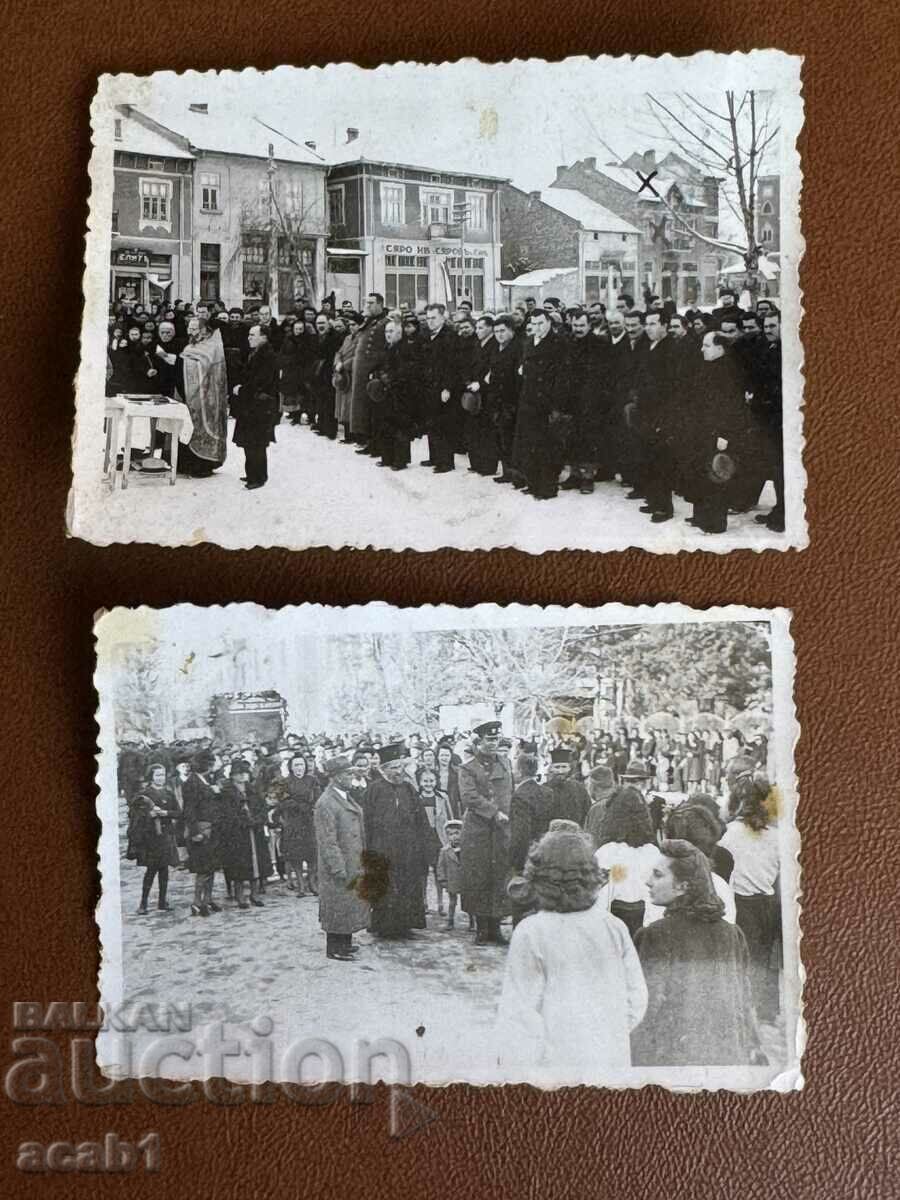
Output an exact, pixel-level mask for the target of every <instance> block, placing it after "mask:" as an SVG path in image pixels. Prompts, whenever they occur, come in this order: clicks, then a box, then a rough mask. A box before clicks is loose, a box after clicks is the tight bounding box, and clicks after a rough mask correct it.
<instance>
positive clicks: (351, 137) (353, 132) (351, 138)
mask: <svg viewBox="0 0 900 1200" xmlns="http://www.w3.org/2000/svg"><path fill="white" fill-rule="evenodd" d="M358 137H359V130H358V129H354V128H353V126H352V125H348V126H347V141H348V142H355V141H356V139H357V138H358Z"/></svg>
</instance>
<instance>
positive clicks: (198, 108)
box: [188, 104, 209, 116]
mask: <svg viewBox="0 0 900 1200" xmlns="http://www.w3.org/2000/svg"><path fill="white" fill-rule="evenodd" d="M188 110H189V111H190V112H195V113H203V114H204V115H205V116H208V115H209V105H208V104H189V105H188Z"/></svg>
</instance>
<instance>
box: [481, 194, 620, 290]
mask: <svg viewBox="0 0 900 1200" xmlns="http://www.w3.org/2000/svg"><path fill="white" fill-rule="evenodd" d="M500 222H501V227H502V230H503V272H504V279H505V280H506V281H507V286H508V287H509V288H510V299H511V300H517V299H520V298H522V297H520V295H519V291H520V290H521V289H520V288H517V287H516V278H517V277H518V278H519V279H522V280H523V285H522V286H524V287H525V288H528V287H529V286H530V285H531V279H532V278H533V277H534V273H535V271H540V270H553V269H557V270H561V271H565V270H566V269H568V268H574V269H575V274H574V275H570V276H568V277H566V278H565V280H564V282H562V283H561V284H560V287H559V289H558V291H557V295H558V296H559V298H560V299H562V300H564V301H565V302H566V303H569V302H572V303H580V302H581V301H585V300H586V301H588V302H589V303H590V302H591V301H594V300H602V301H603V302H604V303H605V304H606V305H607V306H608V307H612V306H613V305H614V304H615V300H616V296H617V295H618V294H619V293H620V292H623V291H624V292H628V293H629V294H630V295H634V287H635V280H636V276H637V269H638V255H639V249H640V241H641V235H640V230H639V229H638V228H637V227H636V226H634V225H632V224H631V223H630V222H629V221H626V220H624V219H623V218H622V217H619V216H617V215H616V214H615V213H613V212H610V210H609V209H608V208H605V207H604V206H603V205H602V204H598V203H597V201H596V200H591V199H590V198H589V197H588V196H585V195H583V194H582V193H581V192H577V191H573V190H570V189H563V188H550V189H548V190H547V191H545V192H539V191H532V192H525V191H522V189H521V188H517V187H514V186H513V185H512V184H509V183H507V184H503V186H502V188H501V192H500ZM523 272H526V273H527V274H525V275H523Z"/></svg>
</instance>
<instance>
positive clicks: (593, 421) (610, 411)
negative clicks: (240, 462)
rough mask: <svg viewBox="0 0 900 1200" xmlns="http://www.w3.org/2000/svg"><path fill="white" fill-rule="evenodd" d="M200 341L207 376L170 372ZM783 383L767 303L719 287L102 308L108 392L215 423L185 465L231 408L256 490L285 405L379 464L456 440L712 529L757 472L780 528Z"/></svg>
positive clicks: (198, 459) (551, 487)
mask: <svg viewBox="0 0 900 1200" xmlns="http://www.w3.org/2000/svg"><path fill="white" fill-rule="evenodd" d="M217 334H218V339H217V338H216V335H217ZM207 341H212V342H214V344H215V349H212V348H211V349H210V352H209V357H210V359H211V360H213V361H215V359H216V354H217V352H218V351H219V349H220V353H221V361H222V362H224V364H225V370H224V373H223V377H222V383H221V385H219V383H218V381H217V380H216V379H215V378H213V379H212V386H209V384H207V383H204V385H203V386H200V384H199V383H198V381H197V378H196V377H195V374H194V373H190V372H189V373H188V375H187V376H186V375H185V371H184V366H183V362H182V356H183V354H184V352H185V349H186V348H190V347H196V346H197V345H199V344H201V343H204V342H207ZM219 343H221V347H219ZM188 357H191V351H190V349H188ZM194 357H196V356H194ZM201 363H202V356H201ZM201 369H202V366H201ZM781 386H782V384H781V318H780V313H779V311H778V309H777V307H776V306H775V304H774V303H773V302H772V301H771V300H769V299H761V300H759V301H758V302H757V304H756V306H755V308H753V309H750V308H742V307H740V306H739V303H738V296H737V294H736V293H734V292H728V291H723V292H722V293H721V294H720V297H719V305H718V306H717V307H716V308H715V309H714V310H713V311H712V312H710V313H707V312H705V311H701V310H700V309H690V310H687V311H683V312H679V311H678V310H677V308H676V307H675V305H674V304H673V302H672V301H670V300H661V299H660V298H659V297H657V296H654V295H651V294H649V293H648V294H646V295H645V296H644V297H643V299H642V303H641V304H636V303H635V299H634V297H632V296H629V295H621V296H619V297H618V299H617V301H616V305H615V307H614V308H612V309H610V310H609V311H607V309H606V307H605V305H604V304H603V303H601V302H599V301H595V302H593V303H584V304H581V305H575V306H566V305H564V304H563V303H561V302H560V301H559V300H556V299H552V298H551V299H547V300H545V301H544V302H543V304H542V305H538V304H537V303H536V301H535V300H534V299H533V298H532V299H527V300H523V301H521V302H519V303H516V304H515V305H514V306H513V307H512V309H511V311H510V312H506V313H491V312H482V313H475V312H473V310H472V306H471V305H470V304H468V303H467V302H466V301H462V302H461V303H460V304H459V305H458V306H457V307H456V309H455V310H454V311H453V312H452V313H451V312H450V311H448V309H447V307H446V306H445V305H444V304H440V303H430V304H426V303H425V302H420V303H419V305H418V306H417V308H416V310H415V311H413V310H411V309H401V310H390V311H389V310H388V309H387V308H386V307H385V303H384V298H383V297H382V296H381V295H379V294H377V293H372V294H370V295H369V296H368V298H367V300H366V311H365V313H364V314H361V313H359V312H357V311H355V310H354V309H353V307H352V305H351V304H350V303H349V302H344V303H343V304H342V305H341V306H340V307H337V306H336V304H335V301H334V299H333V297H332V298H331V299H327V300H325V301H324V302H323V304H322V306H321V307H320V308H318V309H317V308H316V307H313V306H304V305H298V307H297V310H296V311H295V312H293V313H291V314H290V315H289V316H287V317H286V318H284V319H283V320H282V321H277V320H275V318H274V317H273V316H272V312H271V309H270V308H268V307H267V306H265V305H260V306H259V307H257V308H253V309H252V310H250V311H244V310H243V309H241V308H231V309H227V310H226V309H225V308H224V306H222V305H221V304H219V303H218V302H217V301H209V302H198V303H197V304H195V305H191V304H189V303H186V302H183V301H181V300H178V301H176V302H175V304H174V305H173V306H172V307H171V308H164V307H161V306H159V305H154V306H151V309H149V310H147V309H144V308H143V307H142V306H141V305H132V306H125V305H123V304H118V305H116V306H114V307H113V309H112V310H111V312H110V316H109V340H108V361H107V393H108V394H109V395H115V394H120V393H125V394H128V393H137V394H143V393H148V392H149V393H160V394H163V395H166V396H172V397H174V396H178V397H179V398H181V399H183V400H184V401H185V403H187V404H188V407H189V408H191V410H192V415H193V414H194V411H195V409H197V407H198V406H199V405H200V404H201V403H202V404H204V405H207V406H210V405H212V407H213V408H214V409H215V411H214V412H212V413H210V412H209V411H206V412H205V421H204V422H203V423H202V424H203V425H205V426H209V424H210V422H212V424H213V425H214V426H216V427H217V428H218V430H219V435H218V436H217V437H216V439H215V443H214V445H212V446H209V445H207V446H203V445H201V444H199V443H198V444H195V443H194V442H193V441H192V443H191V446H190V448H189V449H188V451H187V453H183V454H182V461H181V464H180V469H181V470H183V471H184V472H186V473H189V474H192V475H195V476H202V475H208V474H211V473H212V472H213V471H214V470H216V469H217V468H218V467H219V466H221V465H222V463H223V462H224V461H225V443H226V424H227V416H228V411H229V406H230V411H231V415H233V416H234V417H235V420H236V428H235V433H234V441H235V443H236V444H237V445H239V446H242V447H243V448H244V450H245V454H246V459H247V472H246V478H245V482H246V486H247V487H248V488H251V489H254V488H257V487H262V486H264V484H265V483H266V482H267V479H268V463H267V454H266V449H267V446H268V445H269V444H270V443H271V442H272V441H274V440H275V438H276V429H277V426H278V424H279V423H280V422H281V421H289V422H291V423H294V424H302V425H304V426H308V427H310V428H311V429H312V430H313V431H314V432H316V433H317V434H319V435H321V436H322V437H326V438H330V439H333V440H337V439H340V440H341V441H343V442H344V443H346V444H348V445H351V446H353V447H354V448H355V450H356V452H357V453H358V454H360V455H368V456H370V457H371V458H373V459H374V460H376V462H377V465H378V466H379V467H384V468H388V469H391V470H394V471H403V470H406V469H408V468H409V467H410V466H411V465H412V444H413V442H414V441H415V440H416V439H418V438H419V437H422V436H425V435H427V438H428V455H427V458H426V459H425V460H424V461H422V462H421V463H419V464H418V465H419V466H421V467H429V468H431V469H432V470H433V471H434V472H435V473H436V474H446V473H449V472H450V471H453V470H455V469H456V466H457V461H456V459H457V456H458V455H460V454H462V455H467V456H468V462H469V467H468V469H469V470H470V471H471V472H473V473H475V474H479V475H484V476H489V477H493V478H494V481H495V482H496V483H498V484H501V485H508V486H510V487H513V488H516V489H518V490H519V491H520V492H522V493H524V494H527V495H530V496H532V497H534V499H535V500H539V501H544V500H550V499H552V498H554V497H555V496H557V495H558V493H559V490H560V488H562V489H563V490H576V491H577V492H579V493H580V494H585V495H590V494H591V493H593V491H594V487H595V484H596V483H597V482H604V481H606V482H611V481H617V482H618V483H619V484H620V485H621V486H622V487H623V488H625V489H626V491H627V495H628V499H629V500H633V501H635V502H639V501H640V502H642V503H641V511H642V512H644V513H645V514H646V515H647V517H648V519H649V520H650V521H651V522H653V523H654V524H661V523H664V522H667V521H670V520H672V519H673V518H674V508H673V496H674V495H680V496H682V497H683V498H684V499H685V500H688V501H689V502H690V503H691V504H692V505H693V512H692V515H691V516H690V517H688V518H687V520H688V521H689V522H690V523H691V524H693V525H694V526H695V527H696V528H697V529H699V530H701V531H703V532H705V533H709V534H713V533H722V532H724V531H725V530H726V529H727V523H728V514H729V512H736V513H744V512H749V511H751V510H752V509H753V508H755V507H756V506H757V505H758V503H759V500H760V497H761V494H762V492H763V488H764V486H765V485H766V483H767V481H771V482H772V484H773V485H774V491H775V504H774V506H773V507H772V508H771V510H770V511H769V512H767V513H759V514H758V515H757V516H756V520H757V521H758V522H759V523H760V524H764V525H766V526H767V527H768V528H769V529H771V530H773V531H776V532H781V531H783V529H784V465H783V451H782V396H781ZM211 393H216V394H215V396H214V397H213V399H212V400H211V399H210V396H211ZM200 424H201V423H200V422H198V421H195V427H197V428H198V429H199V426H200ZM199 436H200V434H199V432H198V437H199ZM148 450H153V447H148ZM298 469H301V470H302V465H300V464H298ZM560 480H562V482H560Z"/></svg>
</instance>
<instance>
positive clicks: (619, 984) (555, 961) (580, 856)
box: [496, 822, 647, 1086]
mask: <svg viewBox="0 0 900 1200" xmlns="http://www.w3.org/2000/svg"><path fill="white" fill-rule="evenodd" d="M561 824H562V823H561ZM566 826H568V827H567V828H562V829H558V830H554V829H551V831H550V832H549V833H547V834H545V835H544V837H543V838H541V840H540V841H539V842H538V843H537V844H536V845H535V846H533V847H532V849H531V851H530V852H529V855H528V861H527V863H526V865H525V872H524V881H525V884H526V885H527V886H528V887H529V888H530V891H531V893H532V896H533V898H534V899H535V901H536V902H537V905H538V910H539V911H537V912H535V913H532V914H531V915H530V916H528V917H526V918H525V919H524V920H523V921H522V922H521V923H520V924H519V925H517V926H516V929H515V930H514V932H513V936H512V940H511V941H510V945H509V955H508V957H507V963H506V975H505V978H504V980H503V992H502V995H501V997H500V1004H499V1007H498V1012H497V1025H496V1033H497V1035H498V1048H499V1066H500V1071H501V1075H502V1078H503V1079H504V1081H507V1082H524V1083H535V1084H537V1085H544V1086H565V1085H569V1086H572V1085H577V1084H593V1085H597V1084H600V1083H603V1082H612V1081H614V1080H615V1079H616V1078H617V1077H618V1076H617V1073H618V1072H624V1071H627V1070H628V1068H630V1066H631V1046H630V1040H629V1038H630V1034H631V1032H632V1030H634V1029H635V1028H637V1026H638V1025H639V1024H640V1022H641V1020H642V1018H643V1016H644V1012H645V1011H646V1008H647V988H646V985H645V983H644V976H643V972H642V971H641V967H640V963H639V961H638V956H637V953H636V951H635V949H634V946H633V944H632V941H631V938H630V936H629V933H628V930H627V929H626V927H625V925H624V924H623V923H622V922H621V921H620V920H619V919H618V918H617V917H614V916H612V915H611V914H610V913H608V912H607V911H606V909H605V908H604V907H603V906H602V905H600V904H598V903H597V902H596V897H597V892H598V889H599V886H600V872H599V869H598V867H597V865H596V863H595V862H594V859H593V846H592V844H591V841H590V839H589V838H588V837H587V836H586V835H585V834H584V833H583V832H582V831H581V830H579V829H577V828H576V827H575V826H574V825H573V824H572V823H571V822H567V823H566Z"/></svg>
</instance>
